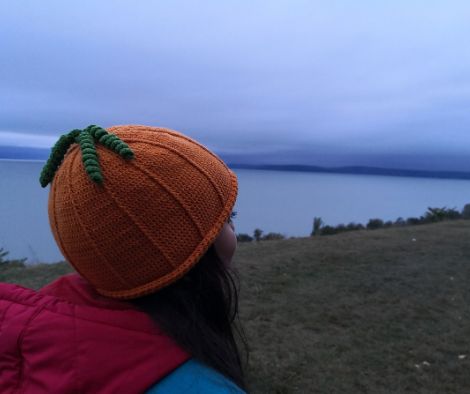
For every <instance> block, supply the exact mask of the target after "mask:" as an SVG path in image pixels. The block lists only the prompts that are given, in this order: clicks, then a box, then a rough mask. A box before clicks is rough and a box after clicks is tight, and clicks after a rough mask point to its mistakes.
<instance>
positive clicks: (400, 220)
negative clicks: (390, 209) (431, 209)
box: [393, 216, 406, 227]
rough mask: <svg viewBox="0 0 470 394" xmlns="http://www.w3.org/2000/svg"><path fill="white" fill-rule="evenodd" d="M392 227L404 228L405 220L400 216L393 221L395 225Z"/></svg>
mask: <svg viewBox="0 0 470 394" xmlns="http://www.w3.org/2000/svg"><path fill="white" fill-rule="evenodd" d="M393 225H394V226H397V227H402V226H406V222H405V220H404V219H403V218H402V217H401V216H400V217H399V218H397V220H395V223H394V224H393Z"/></svg>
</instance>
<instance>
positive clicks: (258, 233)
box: [253, 228, 263, 242]
mask: <svg viewBox="0 0 470 394" xmlns="http://www.w3.org/2000/svg"><path fill="white" fill-rule="evenodd" d="M262 234H263V230H261V229H259V228H257V229H255V231H253V238H254V239H255V240H256V242H259V241H261V235H262Z"/></svg>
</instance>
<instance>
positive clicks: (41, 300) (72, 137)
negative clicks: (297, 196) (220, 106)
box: [0, 126, 246, 393]
mask: <svg viewBox="0 0 470 394" xmlns="http://www.w3.org/2000/svg"><path fill="white" fill-rule="evenodd" d="M40 182H41V185H42V186H43V187H45V186H47V185H48V184H51V188H50V192H49V203H48V212H49V220H50V225H51V229H52V233H53V235H54V238H55V240H56V242H57V244H58V246H59V248H60V250H61V252H62V254H63V255H64V257H65V258H66V260H67V261H68V262H69V263H70V264H71V265H72V266H73V267H74V269H75V270H76V271H77V274H70V275H65V276H63V277H61V278H59V279H57V280H56V281H54V282H52V283H51V284H49V285H47V286H46V287H44V288H42V289H41V290H39V291H38V292H36V291H33V290H31V289H26V288H24V287H20V286H16V285H10V284H0V392H2V393H13V392H26V393H42V392H44V393H71V392H77V393H142V392H147V393H182V392H184V393H186V392H187V393H243V392H244V390H246V384H245V381H244V375H243V369H242V362H241V355H240V352H239V349H238V345H237V341H236V339H235V335H234V334H240V332H239V330H238V329H237V324H236V322H237V312H238V311H237V307H238V292H237V286H236V282H235V280H234V276H233V273H232V267H231V261H232V257H233V254H234V252H235V248H236V236H235V233H234V227H233V223H232V222H231V218H232V216H233V212H232V209H233V206H234V204H235V200H236V196H237V187H238V186H237V178H236V176H235V174H234V173H233V172H232V171H231V170H229V169H228V167H227V166H226V165H225V164H224V163H223V161H221V160H220V159H219V158H218V157H217V156H216V155H214V154H213V153H212V152H210V151H209V150H208V149H206V148H205V147H204V146H202V145H200V144H199V143H197V142H196V141H194V140H192V139H190V138H188V137H186V136H184V135H183V134H180V133H177V132H175V131H172V130H168V129H163V128H155V127H147V126H116V127H111V128H109V129H108V130H104V129H102V128H100V127H97V126H89V127H87V128H86V129H84V130H72V131H71V132H70V133H68V134H65V135H63V136H61V137H60V139H59V140H58V142H57V143H56V144H55V146H54V147H53V148H52V152H51V156H50V158H49V160H48V161H47V163H46V165H45V167H44V169H43V171H42V173H41V176H40ZM239 337H240V339H241V341H238V343H241V344H243V345H244V344H245V341H244V337H243V335H239ZM244 346H245V345H244Z"/></svg>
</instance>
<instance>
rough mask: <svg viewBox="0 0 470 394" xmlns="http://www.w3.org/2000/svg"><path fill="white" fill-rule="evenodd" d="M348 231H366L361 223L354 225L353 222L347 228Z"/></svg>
mask: <svg viewBox="0 0 470 394" xmlns="http://www.w3.org/2000/svg"><path fill="white" fill-rule="evenodd" d="M346 230H347V231H357V230H364V225H363V224H361V223H354V222H351V223H349V224H348V225H347V226H346Z"/></svg>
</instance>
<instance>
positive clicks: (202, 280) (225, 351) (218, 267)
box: [131, 245, 248, 390]
mask: <svg viewBox="0 0 470 394" xmlns="http://www.w3.org/2000/svg"><path fill="white" fill-rule="evenodd" d="M238 291H239V288H238V276H237V275H236V273H235V272H233V271H232V269H231V268H229V267H227V266H226V265H225V264H224V263H223V262H222V261H221V260H220V258H219V257H218V256H217V253H216V251H215V248H214V245H211V246H210V247H209V249H208V250H207V252H206V253H205V254H204V256H203V257H202V258H201V259H200V261H199V262H198V263H197V264H196V265H195V266H194V267H193V268H192V269H191V270H190V271H189V272H188V273H187V274H186V275H185V276H184V277H183V278H181V279H179V280H178V281H176V282H175V283H173V284H171V285H170V286H168V287H165V288H163V289H161V290H159V291H157V292H155V293H153V294H150V295H147V296H144V297H140V298H136V299H134V300H131V302H132V303H133V304H134V305H136V306H137V307H138V308H139V309H141V310H143V311H144V312H147V313H148V314H149V315H150V317H151V318H152V319H153V320H154V321H155V323H156V324H157V325H158V327H159V328H160V329H161V330H163V332H165V333H166V334H167V335H168V336H170V337H171V338H173V339H174V340H175V341H176V343H178V344H179V345H180V346H181V347H182V348H183V349H184V350H186V351H187V352H188V353H189V354H190V355H191V356H192V357H193V358H195V359H196V360H199V361H201V362H202V363H204V364H206V365H207V366H209V367H212V368H213V369H215V370H216V371H218V372H220V373H221V374H223V375H224V376H226V377H227V378H229V379H231V380H232V381H233V382H234V383H236V384H237V385H238V386H239V387H240V388H242V389H244V390H246V385H245V379H244V375H243V367H242V361H241V354H240V351H239V348H238V346H237V342H236V340H235V335H234V333H236V334H237V335H238V336H239V339H240V344H241V345H242V346H243V351H244V353H245V355H246V356H248V352H247V342H246V339H245V335H244V333H243V330H242V328H241V325H240V322H239V320H238Z"/></svg>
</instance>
